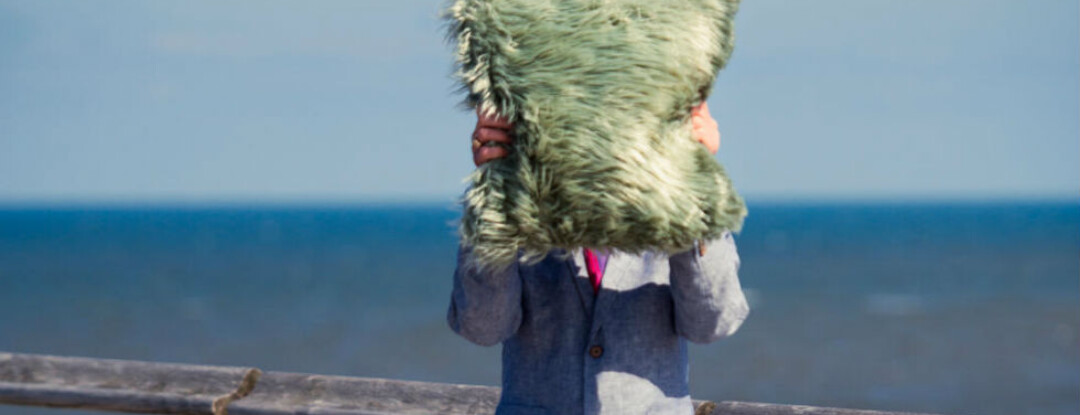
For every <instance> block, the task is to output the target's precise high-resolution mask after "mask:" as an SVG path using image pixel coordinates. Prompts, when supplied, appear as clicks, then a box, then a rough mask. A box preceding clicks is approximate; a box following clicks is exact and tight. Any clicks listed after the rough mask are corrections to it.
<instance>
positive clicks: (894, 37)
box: [0, 0, 1080, 203]
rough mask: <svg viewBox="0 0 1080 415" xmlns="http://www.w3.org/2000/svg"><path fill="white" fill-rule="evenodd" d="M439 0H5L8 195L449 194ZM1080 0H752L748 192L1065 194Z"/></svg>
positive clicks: (744, 110)
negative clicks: (159, 0)
mask: <svg viewBox="0 0 1080 415" xmlns="http://www.w3.org/2000/svg"><path fill="white" fill-rule="evenodd" d="M444 5H445V3H444V2H443V1H442V0H433V1H429V0H384V1H367V0H345V1H329V0H323V1H317V2H311V1H276V0H258V1H240V0H235V1H229V2H220V1H205V0H188V1H183V2H148V1H142V0H132V1H119V0H101V1H94V2H81V1H53V0H0V203H4V202H16V203H18V202H31V203H37V202H46V203H83V202H248V201H270V202H370V201H434V202H443V201H451V200H453V199H454V198H455V197H457V196H458V195H459V194H460V193H461V192H462V190H463V189H464V186H465V184H464V182H463V179H464V177H465V176H466V175H467V174H468V173H469V172H470V171H471V169H472V168H473V166H472V160H471V154H470V152H469V135H470V133H471V131H472V126H473V123H474V122H475V116H474V114H472V113H470V112H468V111H465V110H462V109H461V107H459V106H458V103H459V101H460V100H461V98H462V97H461V96H460V95H459V94H458V92H457V90H456V84H455V81H454V79H453V78H452V77H451V73H452V68H453V67H452V55H451V51H450V47H449V46H448V45H447V44H446V43H445V42H444V36H443V30H444V29H443V26H442V24H441V23H440V21H439V20H438V12H439V10H440V9H441V8H442V7H443V6H444ZM1078 22H1080V6H1078V2H1076V1H1071V0H1070V1H1064V0H1039V1H1031V2H1018V1H1002V0H936V1H928V0H924V1H910V0H875V1H866V0H842V1H841V0H818V1H813V2H807V1H791V0H748V1H744V2H743V3H742V6H741V8H740V11H739V13H738V15H737V16H736V39H737V40H736V48H735V52H734V54H733V55H732V58H731V61H730V63H729V64H728V67H727V68H726V69H724V70H723V71H722V72H721V73H720V76H719V78H718V81H717V83H716V84H715V88H714V90H713V91H712V95H711V96H710V98H709V106H710V108H711V110H712V112H713V115H714V116H715V117H716V118H717V120H718V122H719V124H720V130H721V134H722V147H721V149H720V154H719V155H718V156H717V157H718V160H720V161H721V163H723V164H724V165H725V167H726V168H727V169H728V172H729V174H730V176H731V177H732V179H733V181H734V183H735V185H736V188H737V189H738V190H739V191H740V193H742V194H744V195H745V196H746V197H747V198H748V199H750V200H754V199H758V200H765V199H777V200H851V199H855V200H877V199H884V200H930V199H935V200H936V199H1010V200H1020V199H1023V200H1028V199H1048V198H1049V199H1069V200H1077V198H1078V197H1080V29H1078V27H1080V23H1078Z"/></svg>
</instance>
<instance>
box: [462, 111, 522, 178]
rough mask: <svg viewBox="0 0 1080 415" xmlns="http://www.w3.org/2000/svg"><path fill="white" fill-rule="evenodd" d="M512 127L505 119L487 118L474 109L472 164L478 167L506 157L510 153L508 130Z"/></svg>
mask: <svg viewBox="0 0 1080 415" xmlns="http://www.w3.org/2000/svg"><path fill="white" fill-rule="evenodd" d="M511 127H513V125H512V124H510V123H509V122H508V121H507V120H506V119H505V118H502V117H487V116H484V115H483V114H481V113H480V108H479V107H478V108H477V109H476V129H475V130H473V134H472V153H473V163H474V164H476V166H477V167H479V166H480V165H481V164H484V163H487V162H489V161H491V160H494V159H497V158H501V157H506V155H507V154H509V153H510V150H509V146H510V143H511V141H512V139H511V137H510V128H511Z"/></svg>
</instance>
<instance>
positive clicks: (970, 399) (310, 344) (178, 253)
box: [0, 202, 1080, 415]
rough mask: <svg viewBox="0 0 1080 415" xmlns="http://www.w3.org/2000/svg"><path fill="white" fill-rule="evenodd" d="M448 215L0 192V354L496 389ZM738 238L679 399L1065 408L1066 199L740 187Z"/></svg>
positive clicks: (1071, 256)
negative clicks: (773, 201) (27, 200)
mask: <svg viewBox="0 0 1080 415" xmlns="http://www.w3.org/2000/svg"><path fill="white" fill-rule="evenodd" d="M456 217H457V213H455V212H454V211H452V210H450V209H448V208H444V207H442V206H377V207H376V206H372V207H347V208H341V207H326V208H317V207H294V208H288V207H259V206H254V207H230V208H164V207H155V208H100V207H98V208H80V207H69V208H47V209H29V208H16V207H8V208H0V351H12V352H24V353H44V354H59V355H72V356H90V357H105V358H122V359H139V360H155V361H168V362H185V363H200V364H218V365H233V366H257V367H260V368H263V369H266V370H284V371H298V372H314V373H324V374H339V375H354V376H375V377H389V378H400V379H414V380H425V381H439V382H458V383H476V384H491V385H494V384H497V382H498V379H499V360H498V359H499V354H498V348H482V347H479V346H474V345H472V344H469V343H467V342H466V341H465V340H463V339H461V338H458V337H456V336H455V335H454V334H453V333H452V332H451V331H450V330H449V329H448V328H447V326H446V323H445V320H444V318H445V311H446V306H447V304H448V298H449V291H450V281H451V274H452V271H453V267H454V253H455V249H456V248H455V239H454V234H453V227H452V225H451V223H452V222H453V220H454V219H455V218H456ZM737 243H738V245H739V251H740V254H741V256H742V264H743V265H742V269H741V279H742V283H743V285H744V287H745V288H746V289H747V292H748V294H749V296H750V300H751V305H752V308H753V310H752V312H751V316H750V318H749V319H748V320H747V322H746V324H745V325H744V326H743V328H742V329H741V330H740V332H739V333H738V334H737V335H736V336H734V337H732V338H730V339H728V340H725V341H721V342H718V343H715V344H711V345H707V346H692V356H691V365H692V366H693V368H692V376H691V378H692V379H691V382H692V390H693V393H694V396H695V397H696V398H701V399H713V400H744V401H765V402H777V403H793V404H809V405H824V406H840V407H855V408H874V409H887V410H906V411H922V412H940V413H947V414H987V415H992V414H1002V415H1004V414H1048V415H1056V414H1062V415H1063V414H1080V394H1078V392H1077V391H1080V206H1078V205H1075V204H1035V203H1031V204H879V205H855V204H844V205H755V204H753V203H752V202H751V215H750V217H749V218H748V219H747V223H746V227H745V229H744V231H743V233H742V234H741V235H739V236H737ZM23 413H42V414H49V413H62V412H56V411H55V410H45V409H31V408H19V407H10V406H7V407H5V406H0V415H7V414H23ZM68 413H70V412H68Z"/></svg>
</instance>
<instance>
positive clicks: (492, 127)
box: [447, 103, 749, 415]
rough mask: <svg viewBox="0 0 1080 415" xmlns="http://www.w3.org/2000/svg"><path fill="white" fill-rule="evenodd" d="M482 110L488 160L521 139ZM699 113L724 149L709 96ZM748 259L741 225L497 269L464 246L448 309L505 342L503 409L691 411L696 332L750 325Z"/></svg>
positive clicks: (710, 144) (472, 328)
mask: <svg viewBox="0 0 1080 415" xmlns="http://www.w3.org/2000/svg"><path fill="white" fill-rule="evenodd" d="M477 117H478V121H477V125H476V130H475V131H474V133H473V142H472V149H473V162H474V163H475V164H476V165H477V166H479V165H481V164H483V163H486V162H488V161H490V160H493V159H496V158H499V157H504V156H506V155H507V153H508V151H509V150H508V149H507V148H508V147H504V146H503V145H506V144H509V143H511V140H512V138H511V137H510V136H509V134H508V131H509V130H510V124H509V123H507V122H506V120H503V119H498V118H490V117H485V116H483V115H481V114H480V113H479V112H478V113H477ZM691 120H692V122H693V127H694V136H695V138H696V139H697V140H698V141H700V142H701V143H702V144H704V145H705V146H706V148H708V150H709V151H710V152H711V153H713V154H715V153H716V151H717V149H718V148H719V145H720V133H719V131H718V130H717V127H716V122H715V121H714V120H713V119H712V117H711V116H710V115H709V111H708V106H706V105H705V104H704V103H702V104H701V105H699V106H698V107H695V108H694V109H693V113H692V116H691ZM496 144H498V145H496ZM565 254H569V256H567V255H565ZM738 268H739V256H738V253H737V252H736V249H735V242H734V240H733V239H732V236H731V234H730V233H725V234H724V235H723V236H722V237H720V238H718V239H715V240H712V241H709V242H707V243H700V244H697V246H696V247H695V249H693V250H690V251H686V252H682V253H678V254H675V255H665V254H661V253H645V254H642V255H631V254H626V253H622V252H618V251H615V252H603V251H600V250H594V249H577V250H574V251H573V252H569V253H567V252H562V251H558V252H551V253H549V254H548V256H547V257H546V258H544V259H543V260H542V261H541V262H539V263H537V264H535V265H531V266H529V265H521V264H514V265H513V266H511V267H510V268H508V269H506V270H504V271H501V272H490V273H484V272H480V271H478V269H477V267H476V265H475V263H474V261H473V260H472V258H471V256H470V250H469V248H468V247H466V246H462V247H460V249H459V251H458V262H457V269H456V271H455V272H454V289H453V293H452V295H451V301H450V308H449V312H448V315H447V320H448V322H449V324H450V327H451V328H452V329H453V330H454V331H455V332H456V333H458V334H460V335H461V336H463V337H465V338H466V339H468V340H470V341H472V342H474V343H477V344H480V345H484V346H491V345H495V344H497V343H502V344H503V351H502V360H503V374H502V385H503V390H502V398H501V399H500V402H499V406H498V409H497V410H496V414H498V415H510V414H553V415H571V414H618V415H624V414H679V415H687V414H692V413H693V406H692V405H691V401H690V390H689V373H688V372H689V363H688V360H687V348H686V340H689V341H692V342H695V343H708V342H712V341H714V340H717V339H719V338H722V337H725V336H729V335H731V334H732V333H734V332H735V330H737V329H738V328H739V325H740V324H742V321H743V320H744V319H745V318H746V315H747V313H748V312H749V307H748V306H747V303H746V298H745V297H744V296H743V293H742V289H741V287H740V286H739V280H738V274H737V272H738Z"/></svg>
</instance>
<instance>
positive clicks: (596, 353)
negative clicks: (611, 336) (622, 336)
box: [589, 346, 604, 359]
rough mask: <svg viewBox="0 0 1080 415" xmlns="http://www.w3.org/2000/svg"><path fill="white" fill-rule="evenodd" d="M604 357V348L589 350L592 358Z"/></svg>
mask: <svg viewBox="0 0 1080 415" xmlns="http://www.w3.org/2000/svg"><path fill="white" fill-rule="evenodd" d="M603 355H604V348H603V347H600V346H593V347H590V348H589V356H592V357H593V359H599V358H600V356H603Z"/></svg>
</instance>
